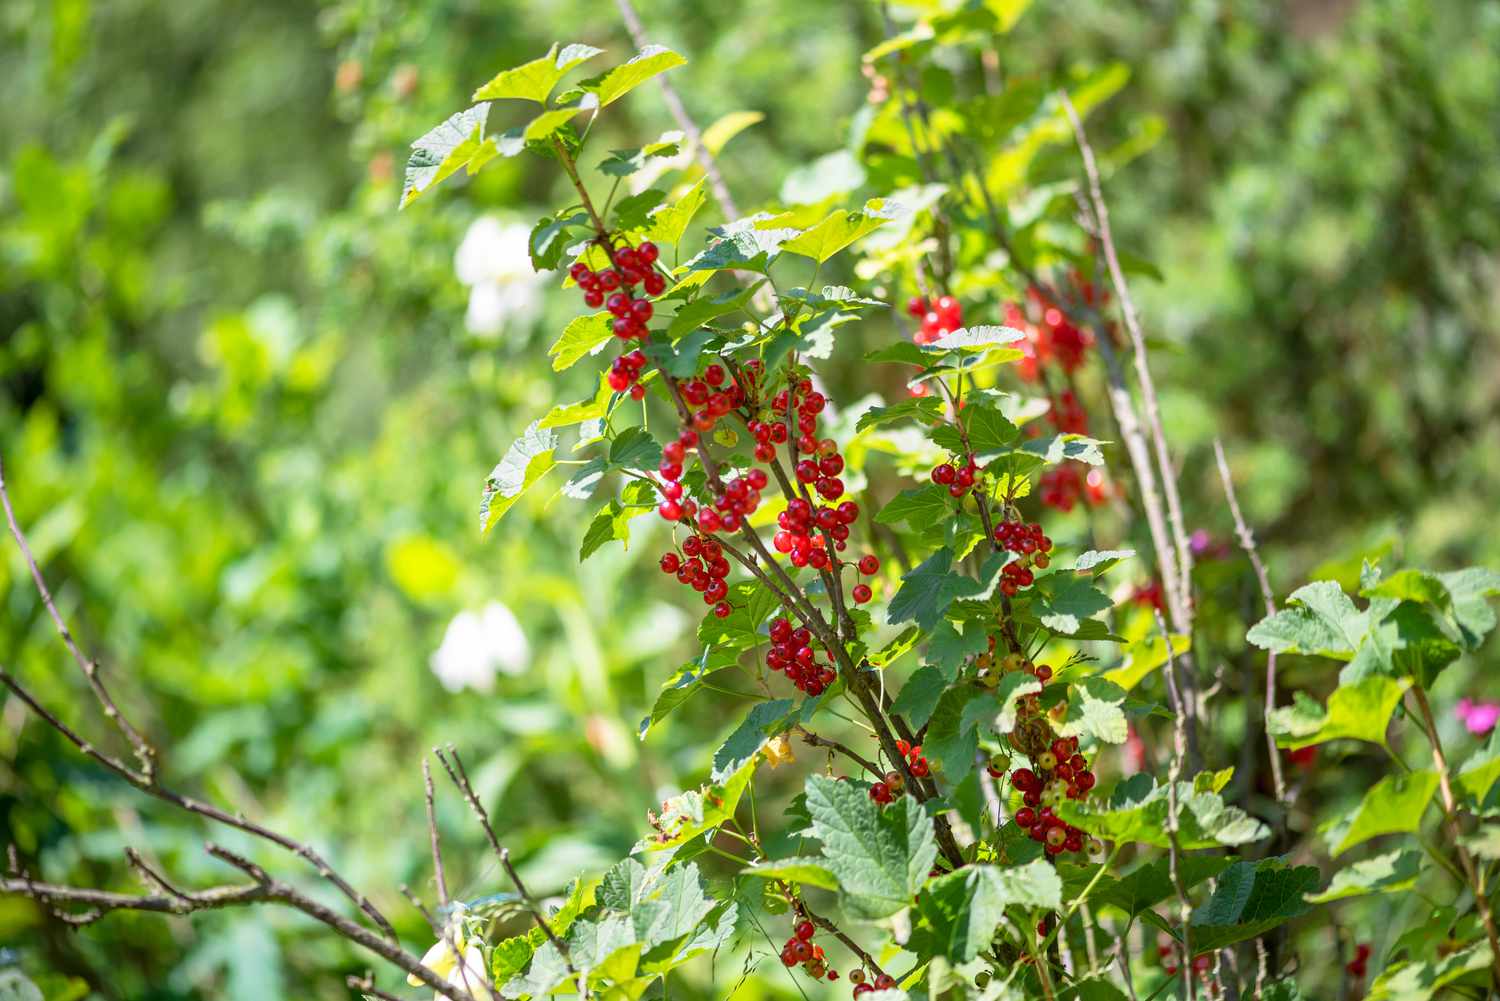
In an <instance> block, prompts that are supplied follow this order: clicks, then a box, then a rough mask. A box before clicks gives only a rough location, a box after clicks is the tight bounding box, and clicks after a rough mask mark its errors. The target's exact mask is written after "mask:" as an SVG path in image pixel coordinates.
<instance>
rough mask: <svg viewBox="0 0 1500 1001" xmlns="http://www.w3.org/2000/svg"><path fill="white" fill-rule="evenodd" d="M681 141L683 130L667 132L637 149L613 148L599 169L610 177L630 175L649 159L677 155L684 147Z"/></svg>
mask: <svg viewBox="0 0 1500 1001" xmlns="http://www.w3.org/2000/svg"><path fill="white" fill-rule="evenodd" d="M681 143H682V133H681V132H667V133H664V134H663V135H662V137H661V138H660V139H658V140H657V141H656V142H654V143H647V144H646V145H644V146H639V147H637V148H635V149H617V150H611V151H610V154H609V156H607V157H605V158H604V159H603V160H602V161H601V162H600V163H599V171H600V172H601V173H603V174H607V175H609V176H610V177H629V176H630V175H631V174H634V173H635V172H636V171H638V170H640V169H641V168H642V167H644V166H645V165H646V161H647V160H651V159H655V158H657V157H664V156H676V155H677V153H678V151H679V150H680V149H681V148H682V147H681Z"/></svg>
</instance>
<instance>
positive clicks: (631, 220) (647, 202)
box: [614, 188, 667, 229]
mask: <svg viewBox="0 0 1500 1001" xmlns="http://www.w3.org/2000/svg"><path fill="white" fill-rule="evenodd" d="M666 200H667V193H666V192H665V191H662V190H661V189H660V188H647V189H646V190H644V191H638V192H636V193H635V194H633V195H630V196H628V197H626V198H621V199H620V200H619V201H618V202H616V203H615V211H614V216H615V227H616V228H617V229H642V228H644V227H646V226H649V225H650V224H651V213H652V212H655V211H656V209H657V208H658V207H660V206H661V203H662V202H664V201H666Z"/></svg>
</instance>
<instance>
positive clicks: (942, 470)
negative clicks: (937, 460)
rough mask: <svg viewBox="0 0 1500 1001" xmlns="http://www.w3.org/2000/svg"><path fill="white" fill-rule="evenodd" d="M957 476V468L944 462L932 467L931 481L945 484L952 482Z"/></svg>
mask: <svg viewBox="0 0 1500 1001" xmlns="http://www.w3.org/2000/svg"><path fill="white" fill-rule="evenodd" d="M957 476H958V470H956V469H954V468H953V467H952V466H950V465H949V464H948V463H946V462H945V463H943V464H942V465H939V466H933V467H932V482H934V483H941V484H942V485H943V486H947V485H948V484H950V483H952V482H953V481H954V479H955V478H957Z"/></svg>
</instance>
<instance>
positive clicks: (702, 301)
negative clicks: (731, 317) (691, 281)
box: [667, 281, 765, 374]
mask: <svg viewBox="0 0 1500 1001" xmlns="http://www.w3.org/2000/svg"><path fill="white" fill-rule="evenodd" d="M764 284H765V282H764V281H758V282H755V283H754V284H753V285H748V286H746V287H744V288H739V289H734V290H733V291H730V292H725V293H723V294H722V295H715V296H699V297H698V298H697V299H694V300H693V301H692V302H690V303H687V304H686V305H684V306H682V307H681V308H679V309H678V310H677V315H676V316H673V317H672V322H671V324H670V325H669V326H668V327H667V336H668V337H670V338H671V339H672V340H674V341H675V340H677V339H678V338H679V337H681V336H682V335H684V334H686V333H688V332H689V331H692V330H696V329H697V328H699V327H701V326H703V325H704V324H705V323H708V322H709V321H710V320H714V319H717V318H718V317H720V316H724V315H725V314H728V313H733V312H735V311H736V310H738V309H740V308H741V307H742V306H744V305H745V304H746V303H747V302H749V301H750V300H751V299H752V298H754V296H755V293H756V291H757V290H759V288H760V287H761V286H762V285H764ZM689 374H691V373H689Z"/></svg>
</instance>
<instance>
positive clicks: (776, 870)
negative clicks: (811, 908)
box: [740, 857, 839, 890]
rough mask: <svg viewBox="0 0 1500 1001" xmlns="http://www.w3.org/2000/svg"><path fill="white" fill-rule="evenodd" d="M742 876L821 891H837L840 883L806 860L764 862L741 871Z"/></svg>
mask: <svg viewBox="0 0 1500 1001" xmlns="http://www.w3.org/2000/svg"><path fill="white" fill-rule="evenodd" d="M740 875H742V876H751V877H753V878H755V879H774V880H779V881H781V882H786V883H796V884H797V885H799V886H816V887H817V888H818V889H820V890H837V889H838V888H839V881H838V879H837V878H836V877H835V876H834V875H833V873H832V872H829V871H828V870H827V869H826V868H824V867H823V866H821V865H818V864H817V863H816V862H813V861H811V860H809V859H806V858H801V857H799V858H790V859H781V860H779V861H775V862H763V863H761V864H760V865H752V866H750V867H749V868H746V869H741V870H740Z"/></svg>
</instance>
